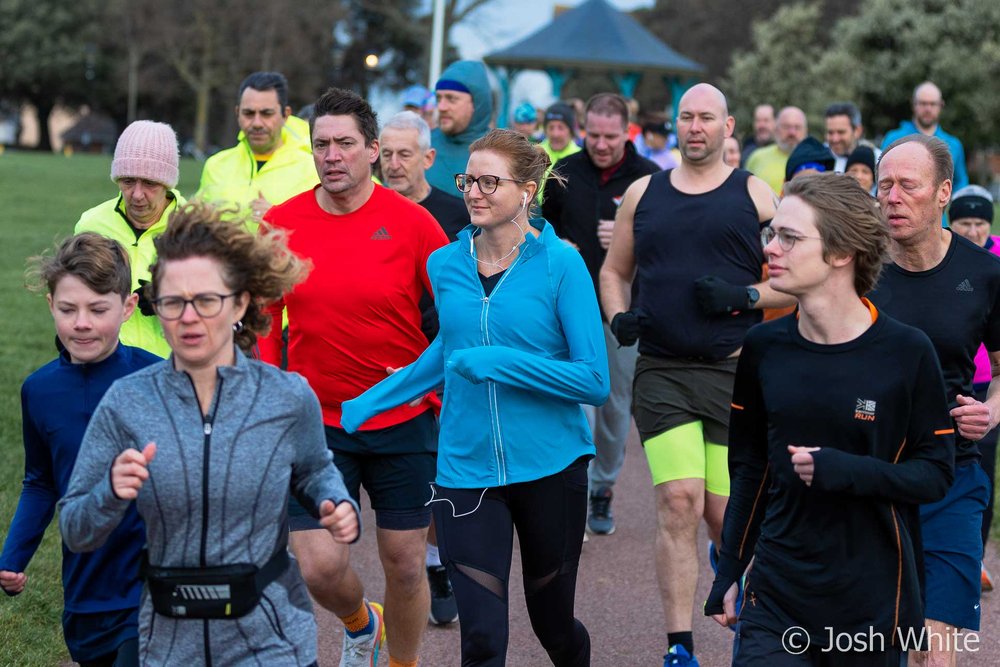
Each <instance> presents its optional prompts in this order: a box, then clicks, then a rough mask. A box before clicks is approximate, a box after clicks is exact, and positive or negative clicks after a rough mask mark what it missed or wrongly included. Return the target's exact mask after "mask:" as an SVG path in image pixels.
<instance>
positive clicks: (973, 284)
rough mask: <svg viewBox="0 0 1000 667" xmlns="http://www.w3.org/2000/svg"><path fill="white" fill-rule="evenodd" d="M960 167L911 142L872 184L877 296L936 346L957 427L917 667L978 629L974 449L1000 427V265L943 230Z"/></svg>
mask: <svg viewBox="0 0 1000 667" xmlns="http://www.w3.org/2000/svg"><path fill="white" fill-rule="evenodd" d="M953 171H954V167H953V165H952V161H951V153H950V152H949V151H948V146H947V144H945V143H944V142H943V141H941V140H940V139H938V138H936V137H930V136H926V135H923V134H913V135H909V136H907V137H904V138H902V139H899V140H897V141H895V142H893V143H892V144H891V145H890V146H889V147H887V148H886V150H885V152H884V153H882V158H881V160H880V161H879V164H878V172H877V178H876V183H877V184H878V199H879V203H880V204H881V207H882V212H883V214H884V215H885V217H886V220H887V222H888V225H889V237H890V244H889V255H890V258H891V260H892V261H891V262H890V263H889V264H887V265H886V267H885V271H883V273H882V277H881V279H880V280H879V284H878V286H877V287H876V289H875V291H874V292H872V293H871V296H870V298H871V300H872V302H873V303H874V304H875V305H876V306H878V307H879V308H880V309H882V310H883V311H884V312H886V313H888V314H889V315H891V316H892V317H894V318H896V319H898V320H900V321H901V322H903V323H905V324H909V325H911V326H914V327H917V328H918V329H921V330H922V331H923V332H924V333H926V334H927V336H928V337H929V338H930V339H931V342H932V343H933V344H934V349H935V350H936V351H937V355H938V359H939V360H940V362H941V370H942V371H943V372H944V381H945V390H946V393H947V398H948V401H949V407H950V408H951V416H952V418H953V419H954V420H955V426H956V427H957V431H958V433H957V435H956V437H955V480H954V482H953V483H952V485H951V487H950V488H949V490H948V494H947V495H946V496H945V498H944V500H941V501H939V502H936V503H931V504H926V505H921V506H920V529H921V533H922V536H921V537H922V543H923V549H924V579H925V583H924V596H925V598H926V602H925V609H924V617H925V619H926V624H927V626H928V628H929V629H930V632H929V633H928V636H929V637H930V648H931V650H930V652H929V654H926V655H925V654H918V655H917V660H916V661H915V663H911V664H917V665H924V664H935V665H937V664H954V660H955V643H954V642H949V641H941V638H944V639H945V640H947V639H948V638H950V637H953V636H955V635H954V633H955V632H957V631H958V629H960V628H964V629H966V630H974V631H975V630H979V595H980V568H981V560H982V555H983V542H982V535H981V533H980V531H981V528H982V516H983V510H984V509H985V508H986V504H987V502H988V501H989V494H990V488H989V486H990V485H989V480H988V479H987V477H986V474H985V473H984V472H983V470H982V469H981V468H980V467H979V465H978V461H979V457H980V452H979V448H978V446H977V444H976V443H977V441H978V440H979V439H981V438H982V437H983V436H984V435H986V433H987V432H989V430H990V429H991V428H992V427H994V426H996V425H997V423H998V421H1000V383H998V382H997V376H998V371H997V369H998V368H1000V262H998V261H997V259H996V257H995V256H993V255H992V254H991V253H990V252H989V251H987V250H985V249H983V248H980V247H978V246H976V245H974V244H973V243H971V242H969V241H967V240H966V239H964V238H961V237H959V236H958V235H957V234H953V233H952V232H951V231H950V230H948V229H943V228H942V227H941V223H940V221H941V214H942V213H943V212H944V208H945V206H947V204H948V200H949V199H950V198H951V178H952V173H953ZM980 344H983V345H985V347H986V350H987V351H988V352H989V355H990V362H991V366H992V368H993V379H992V380H991V382H990V387H989V390H988V392H987V399H986V402H980V401H977V400H976V399H975V398H973V396H974V393H973V389H972V378H973V374H974V372H975V363H974V358H975V355H976V351H977V350H978V348H979V345H980Z"/></svg>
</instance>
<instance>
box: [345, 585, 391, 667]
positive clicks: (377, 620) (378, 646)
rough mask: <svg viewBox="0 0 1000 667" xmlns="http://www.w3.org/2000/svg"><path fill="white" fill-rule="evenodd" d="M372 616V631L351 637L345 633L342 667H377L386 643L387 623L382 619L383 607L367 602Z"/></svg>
mask: <svg viewBox="0 0 1000 667" xmlns="http://www.w3.org/2000/svg"><path fill="white" fill-rule="evenodd" d="M365 604H366V605H368V613H369V614H370V615H371V628H372V629H371V631H370V632H366V633H364V634H361V635H358V636H357V637H351V636H350V635H349V634H347V632H346V631H345V632H344V648H343V649H342V650H341V652H340V667H375V665H377V664H378V654H379V652H380V651H381V650H382V644H383V643H385V621H384V620H383V619H382V605H380V604H379V603H378V602H367V601H366V602H365Z"/></svg>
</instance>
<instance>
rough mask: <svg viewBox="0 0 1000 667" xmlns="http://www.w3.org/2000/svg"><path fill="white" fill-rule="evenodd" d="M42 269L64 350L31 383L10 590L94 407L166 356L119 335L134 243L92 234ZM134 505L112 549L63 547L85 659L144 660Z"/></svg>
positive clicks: (66, 614)
mask: <svg viewBox="0 0 1000 667" xmlns="http://www.w3.org/2000/svg"><path fill="white" fill-rule="evenodd" d="M36 262H37V263H36V265H35V267H34V269H33V272H35V273H36V274H37V277H38V279H39V283H40V284H39V285H38V287H39V288H45V289H47V291H48V294H47V299H48V302H49V309H50V310H51V311H52V319H53V320H54V321H55V325H56V336H57V341H58V347H59V356H58V357H57V358H56V359H54V360H53V361H51V362H49V363H48V364H46V365H45V366H42V367H41V368H39V369H38V370H37V371H35V372H34V373H32V374H31V375H30V376H28V379H27V380H25V381H24V384H23V385H22V386H21V417H22V422H23V431H24V486H23V487H22V489H21V498H20V501H19V502H18V505H17V512H16V513H15V514H14V518H13V520H12V521H11V524H10V531H9V532H8V533H7V539H6V540H5V541H4V545H3V553H2V554H0V588H3V591H4V593H6V594H7V595H18V594H19V593H21V592H22V591H23V590H24V588H25V586H26V585H27V582H28V576H27V574H26V573H25V570H27V568H28V564H29V562H30V561H31V557H32V556H33V555H34V554H35V550H36V549H38V545H39V544H40V543H41V541H42V535H43V534H44V533H45V529H46V527H48V525H49V522H50V521H52V517H53V515H54V514H55V509H56V502H57V501H58V500H59V498H61V497H62V496H64V495H66V490H67V488H68V486H69V479H70V474H71V473H72V472H73V466H74V464H75V463H76V458H77V453H78V452H79V450H80V442H81V441H82V440H83V433H84V431H85V430H86V428H87V424H88V423H89V422H90V415H92V414H93V412H94V408H96V407H97V404H98V402H100V400H101V398H102V397H103V396H104V393H105V392H106V391H107V390H108V387H110V386H111V384H112V383H113V382H114V381H115V380H117V379H118V378H120V377H124V376H126V375H128V374H129V373H132V372H134V371H138V370H139V369H141V368H144V367H146V366H148V365H150V364H152V363H155V362H157V361H159V360H160V358H159V357H157V356H156V355H154V354H152V353H151V352H146V351H145V350H143V349H141V348H138V347H129V346H127V345H122V344H120V342H119V335H120V332H121V327H122V323H123V322H125V321H126V320H128V318H129V317H130V316H131V315H132V313H133V312H134V311H135V308H136V302H137V300H138V298H139V297H138V295H136V294H133V293H132V278H131V275H132V273H131V269H130V267H129V259H128V254H127V253H126V251H125V248H123V247H122V246H121V244H119V243H118V242H117V241H115V240H114V239H109V238H105V237H103V236H101V235H99V234H95V233H93V232H84V233H82V234H79V235H77V236H73V237H70V238H69V239H67V240H66V241H63V242H62V243H61V244H60V245H59V246H58V248H57V249H56V251H55V253H54V254H53V255H51V256H48V257H46V256H42V257H39V258H37V260H36ZM145 541H146V540H145V535H144V531H143V525H142V520H141V519H140V518H139V515H138V514H137V513H136V511H135V508H134V507H131V506H130V507H129V508H128V509H127V510H126V511H125V516H124V518H123V519H122V521H121V523H120V524H119V525H118V528H116V529H115V530H114V531H113V532H112V533H111V535H109V536H108V540H107V542H106V543H105V545H104V546H103V547H101V548H100V549H97V550H96V551H93V552H91V553H86V554H76V553H73V552H72V551H70V550H69V549H68V548H66V547H65V545H64V546H63V568H62V572H63V600H64V602H63V617H62V620H63V636H64V637H65V640H66V646H67V648H69V653H70V656H71V657H72V658H73V660H74V661H76V662H78V663H80V664H81V665H111V664H112V663H114V664H115V665H118V667H131V666H133V665H136V666H137V665H138V664H139V648H138V622H139V594H140V592H141V589H142V583H141V582H140V581H139V573H138V566H139V553H140V551H141V550H142V547H143V545H144V544H145Z"/></svg>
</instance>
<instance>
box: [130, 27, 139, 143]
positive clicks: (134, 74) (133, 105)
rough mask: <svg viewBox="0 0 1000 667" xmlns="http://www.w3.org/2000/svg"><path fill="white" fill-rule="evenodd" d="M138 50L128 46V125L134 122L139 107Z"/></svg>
mask: <svg viewBox="0 0 1000 667" xmlns="http://www.w3.org/2000/svg"><path fill="white" fill-rule="evenodd" d="M139 59H140V54H139V49H138V48H137V47H135V46H130V47H129V50H128V119H127V121H128V124H130V125H131V124H132V121H134V120H135V117H136V114H137V111H138V106H139Z"/></svg>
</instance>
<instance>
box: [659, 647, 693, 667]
mask: <svg viewBox="0 0 1000 667" xmlns="http://www.w3.org/2000/svg"><path fill="white" fill-rule="evenodd" d="M663 667H699V665H698V658H696V657H694V656H693V655H691V654H690V653H688V652H687V649H686V648H684V647H683V646H681V645H680V644H674V645H673V646H671V647H670V648H669V649H668V650H667V654H666V655H665V656H663Z"/></svg>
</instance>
